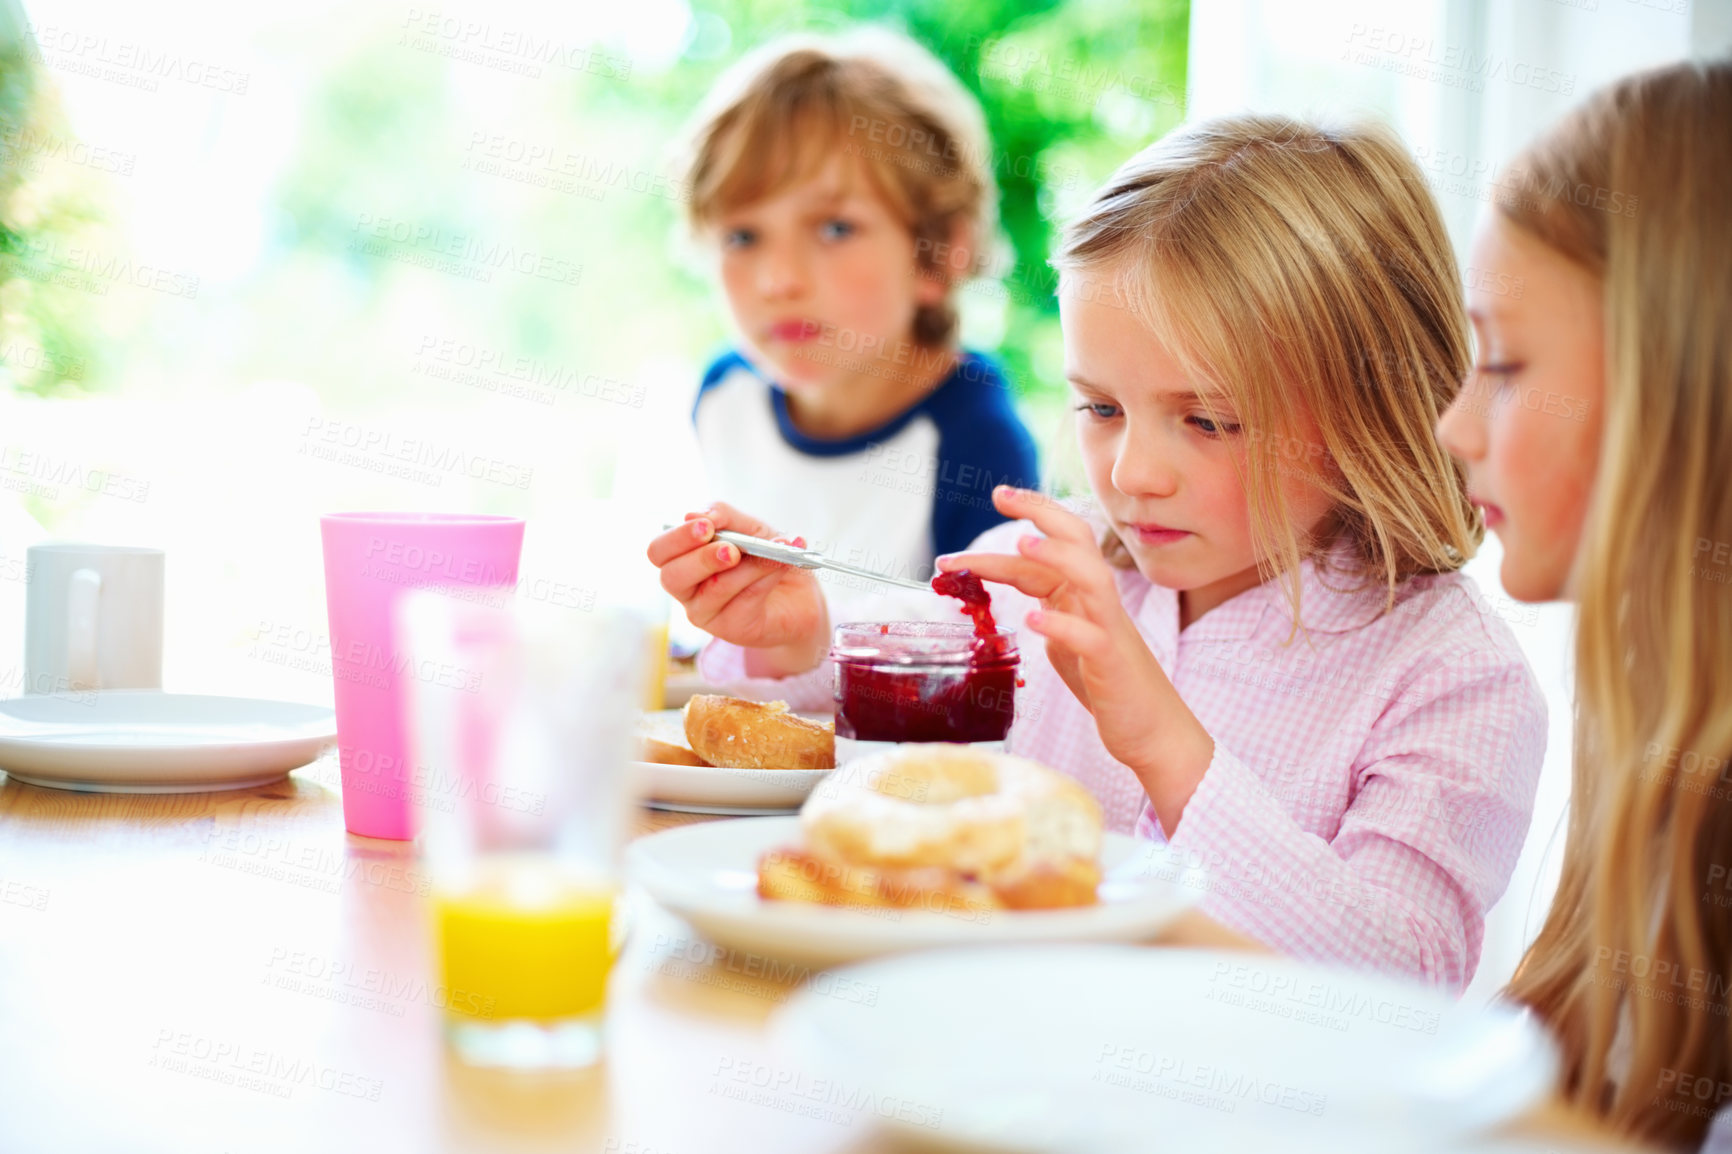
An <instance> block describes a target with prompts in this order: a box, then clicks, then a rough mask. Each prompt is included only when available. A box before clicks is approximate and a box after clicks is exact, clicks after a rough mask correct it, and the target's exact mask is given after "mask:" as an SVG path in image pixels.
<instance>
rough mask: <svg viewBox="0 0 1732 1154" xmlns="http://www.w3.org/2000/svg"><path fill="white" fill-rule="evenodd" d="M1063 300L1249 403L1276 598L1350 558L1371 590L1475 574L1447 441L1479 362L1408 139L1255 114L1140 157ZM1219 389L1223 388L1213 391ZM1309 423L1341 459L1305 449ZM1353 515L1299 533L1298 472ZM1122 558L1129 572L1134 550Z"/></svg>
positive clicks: (1094, 218) (1074, 236) (1462, 491)
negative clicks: (1306, 561) (1127, 316)
mask: <svg viewBox="0 0 1732 1154" xmlns="http://www.w3.org/2000/svg"><path fill="white" fill-rule="evenodd" d="M1053 264H1054V265H1055V266H1056V267H1057V268H1058V269H1059V270H1060V273H1061V283H1060V291H1061V292H1090V293H1098V294H1102V295H1100V296H1099V298H1098V299H1101V300H1103V301H1106V302H1108V303H1116V304H1119V305H1122V306H1123V307H1125V308H1128V309H1131V310H1132V311H1133V313H1134V314H1135V315H1136V316H1137V317H1138V318H1139V319H1140V320H1141V321H1143V322H1144V323H1146V324H1147V325H1148V326H1149V328H1150V331H1151V332H1152V333H1153V335H1154V336H1155V338H1156V339H1157V340H1158V341H1159V342H1160V343H1161V344H1162V345H1163V346H1164V347H1165V348H1167V349H1169V350H1171V351H1172V353H1173V355H1174V356H1175V357H1176V358H1177V359H1178V360H1179V362H1180V363H1181V364H1182V365H1184V366H1185V368H1186V370H1187V371H1188V372H1190V373H1192V374H1193V376H1194V377H1195V378H1196V380H1197V381H1198V383H1199V385H1202V386H1212V387H1213V388H1214V389H1218V390H1219V391H1220V392H1221V394H1222V395H1224V396H1227V397H1231V398H1232V400H1233V402H1234V404H1235V406H1236V410H1237V412H1238V415H1239V420H1240V422H1241V424H1242V425H1243V429H1244V432H1243V436H1244V437H1245V438H1246V441H1247V444H1248V445H1249V447H1250V451H1249V452H1248V453H1247V455H1246V457H1247V467H1246V470H1245V473H1246V475H1245V478H1244V480H1245V488H1246V494H1247V498H1248V501H1249V505H1250V510H1251V526H1252V532H1253V535H1254V536H1253V539H1254V540H1255V541H1256V543H1257V549H1258V556H1259V564H1260V566H1261V567H1262V568H1263V571H1264V576H1265V579H1268V578H1269V577H1271V576H1273V575H1274V574H1275V573H1277V572H1279V573H1283V574H1286V578H1287V596H1288V599H1289V602H1290V603H1291V606H1292V609H1293V614H1294V616H1293V620H1294V621H1295V622H1298V621H1299V620H1300V618H1299V562H1300V561H1301V560H1302V559H1303V558H1305V557H1314V558H1317V559H1318V560H1319V562H1320V564H1324V565H1327V564H1331V563H1333V560H1334V559H1333V558H1331V556H1330V554H1331V552H1332V550H1333V547H1334V546H1336V545H1337V544H1338V543H1339V544H1343V545H1346V546H1348V547H1349V548H1348V553H1349V555H1350V558H1351V559H1350V561H1349V562H1348V564H1349V566H1350V568H1351V570H1352V572H1351V574H1349V576H1351V577H1353V578H1357V582H1356V584H1358V585H1360V586H1370V585H1373V584H1381V585H1383V586H1384V587H1385V589H1386V591H1387V598H1388V599H1389V601H1390V602H1393V598H1394V595H1395V588H1396V586H1397V585H1398V584H1400V583H1401V582H1402V581H1404V580H1405V579H1407V578H1408V577H1411V576H1414V575H1415V574H1420V573H1440V572H1448V571H1451V570H1454V569H1457V568H1459V567H1460V566H1461V565H1462V564H1463V563H1465V562H1466V561H1467V560H1468V558H1469V557H1471V556H1472V555H1473V553H1474V551H1475V549H1476V548H1477V547H1478V545H1479V542H1480V540H1481V537H1482V535H1483V533H1484V529H1483V527H1482V526H1481V524H1480V523H1479V520H1478V518H1477V517H1476V516H1475V514H1474V511H1473V508H1472V506H1471V504H1470V503H1469V502H1468V499H1467V491H1466V477H1465V473H1464V471H1463V469H1462V467H1461V466H1460V465H1459V464H1458V463H1457V462H1455V461H1454V460H1453V459H1451V457H1450V456H1449V454H1448V453H1447V452H1445V451H1444V449H1443V447H1442V446H1441V445H1440V444H1439V443H1438V441H1437V438H1436V437H1435V435H1434V434H1433V428H1434V426H1435V425H1436V422H1437V418H1438V415H1439V414H1440V413H1441V412H1443V410H1444V409H1445V408H1447V407H1448V406H1449V403H1450V401H1451V400H1452V399H1453V398H1454V397H1455V395H1456V392H1457V391H1458V390H1459V389H1460V388H1461V385H1462V382H1463V380H1464V379H1465V377H1466V375H1467V371H1468V368H1469V363H1470V352H1469V343H1468V332H1469V331H1468V325H1467V315H1466V312H1465V311H1464V309H1463V306H1462V293H1461V282H1460V280H1459V279H1458V276H1457V272H1456V263H1455V255H1454V253H1453V252H1452V251H1451V249H1450V245H1449V237H1448V235H1447V234H1446V233H1445V231H1444V227H1443V221H1442V219H1441V217H1440V216H1439V214H1438V211H1437V205H1436V203H1435V202H1434V201H1433V200H1432V197H1431V194H1430V192H1429V191H1428V190H1427V188H1426V185H1425V181H1424V178H1423V177H1422V176H1421V175H1420V172H1419V169H1418V168H1417V167H1416V166H1415V165H1414V163H1413V160H1412V159H1411V158H1410V157H1409V156H1408V155H1407V153H1406V152H1404V151H1403V150H1402V148H1401V145H1400V143H1399V142H1398V141H1397V140H1396V138H1395V137H1394V135H1393V134H1391V133H1390V132H1389V131H1388V130H1386V129H1382V128H1378V127H1375V126H1362V127H1353V128H1346V129H1335V130H1332V129H1326V128H1321V127H1314V126H1311V125H1307V124H1301V123H1299V122H1296V121H1293V120H1289V119H1286V118H1284V117H1276V116H1237V117H1227V118H1223V119H1219V120H1213V121H1207V122H1204V123H1200V124H1197V125H1193V126H1190V127H1188V128H1184V129H1180V130H1178V131H1176V132H1174V133H1172V134H1171V135H1169V136H1167V137H1165V138H1164V139H1162V140H1161V141H1159V142H1158V143H1156V144H1154V145H1151V146H1150V147H1148V148H1146V149H1144V150H1143V151H1142V152H1140V153H1138V154H1137V155H1136V156H1134V157H1132V158H1131V159H1130V160H1128V161H1127V162H1125V164H1124V165H1123V166H1122V167H1120V169H1119V170H1118V172H1116V173H1114V174H1113V176H1112V178H1111V179H1110V180H1108V181H1107V183H1106V185H1105V187H1103V188H1102V189H1101V190H1100V192H1098V193H1097V194H1096V195H1095V197H1094V200H1093V201H1092V202H1091V203H1090V204H1089V206H1088V208H1087V209H1086V210H1085V211H1084V212H1083V214H1082V216H1081V217H1080V218H1078V219H1077V220H1075V221H1073V222H1071V224H1070V225H1069V226H1068V227H1067V228H1066V229H1065V233H1064V237H1063V240H1062V242H1061V245H1060V248H1059V251H1058V254H1057V256H1056V257H1055V258H1054V260H1053ZM1199 391H1204V390H1202V389H1200V390H1199ZM1301 411H1303V412H1305V413H1308V414H1310V416H1311V419H1312V420H1313V421H1314V422H1315V424H1316V427H1317V429H1318V430H1319V433H1320V435H1321V438H1322V444H1321V445H1317V444H1312V443H1309V441H1308V439H1306V438H1303V437H1301V435H1300V434H1299V428H1300V425H1299V422H1298V420H1297V415H1298V413H1299V412H1301ZM1284 471H1296V472H1299V473H1301V474H1302V475H1303V476H1304V477H1305V478H1306V479H1307V480H1309V481H1311V482H1312V483H1314V484H1316V485H1318V486H1319V487H1320V488H1321V489H1322V490H1323V492H1325V493H1326V494H1328V496H1329V497H1330V498H1331V499H1332V500H1333V502H1334V513H1333V516H1331V517H1328V518H1326V519H1325V523H1324V526H1323V531H1322V532H1321V533H1320V534H1319V535H1318V538H1317V539H1315V540H1306V541H1302V540H1300V539H1299V536H1298V534H1297V533H1296V532H1295V530H1294V528H1293V525H1292V519H1291V516H1290V515H1289V511H1288V508H1287V505H1286V502H1285V500H1284V498H1283V496H1282V493H1281V490H1280V487H1279V483H1278V482H1279V474H1280V473H1281V472H1284ZM1107 545H1108V552H1109V555H1113V556H1114V559H1115V561H1117V562H1118V563H1120V564H1123V565H1128V564H1129V560H1128V556H1127V555H1126V554H1125V552H1124V547H1123V545H1122V543H1120V542H1119V541H1118V540H1117V538H1116V537H1110V538H1109V540H1108V542H1107Z"/></svg>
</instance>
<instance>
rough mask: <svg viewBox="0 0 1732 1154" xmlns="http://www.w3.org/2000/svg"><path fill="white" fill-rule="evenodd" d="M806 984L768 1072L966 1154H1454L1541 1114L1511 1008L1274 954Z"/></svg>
mask: <svg viewBox="0 0 1732 1154" xmlns="http://www.w3.org/2000/svg"><path fill="white" fill-rule="evenodd" d="M835 977H836V979H837V980H838V982H840V981H841V980H842V979H844V978H846V979H847V983H846V985H847V986H848V988H850V989H855V990H870V991H872V994H873V998H872V1001H871V1002H870V1005H869V1006H864V1005H862V1004H856V1003H853V1002H849V1001H846V1000H843V999H840V998H837V997H835V996H834V988H835V987H834V986H832V987H830V988H820V987H818V986H806V987H804V988H802V989H800V990H798V991H796V992H795V994H794V996H793V997H792V998H790V999H789V1001H788V1002H787V1004H786V1005H785V1006H784V1007H782V1008H781V1009H780V1010H779V1011H778V1013H777V1014H776V1015H775V1017H773V1018H772V1019H771V1037H772V1040H773V1042H774V1044H775V1045H776V1047H777V1058H776V1060H777V1063H778V1068H786V1069H789V1070H796V1071H800V1072H801V1076H802V1077H803V1078H806V1079H820V1080H821V1079H831V1080H832V1084H835V1085H841V1086H845V1087H848V1093H849V1094H851V1095H854V1096H856V1097H864V1098H865V1100H867V1101H872V1100H874V1099H875V1100H877V1101H879V1102H890V1103H892V1104H893V1105H894V1106H895V1109H894V1110H892V1111H885V1110H882V1109H880V1110H879V1111H877V1113H878V1116H879V1117H881V1118H883V1119H885V1121H886V1122H889V1123H892V1124H895V1123H897V1122H900V1126H898V1129H905V1130H906V1132H908V1133H911V1134H919V1135H921V1136H922V1137H925V1138H926V1139H927V1140H928V1141H944V1142H947V1143H953V1144H956V1145H962V1146H966V1147H967V1148H968V1149H970V1150H976V1151H978V1150H981V1149H983V1148H984V1149H989V1150H1017V1151H1025V1152H1026V1151H1067V1152H1068V1151H1076V1150H1089V1151H1101V1152H1119V1151H1123V1152H1126V1154H1129V1152H1131V1151H1145V1150H1152V1149H1156V1148H1157V1147H1158V1148H1159V1149H1162V1150H1207V1151H1210V1152H1211V1154H1228V1152H1233V1154H1240V1152H1243V1154H1265V1152H1266V1151H1273V1150H1280V1151H1283V1152H1290V1151H1317V1152H1322V1151H1329V1152H1331V1154H1341V1152H1347V1151H1354V1152H1359V1151H1366V1152H1370V1151H1376V1152H1377V1154H1386V1152H1388V1151H1394V1150H1399V1151H1402V1152H1403V1154H1407V1152H1411V1151H1427V1150H1441V1149H1450V1150H1459V1149H1461V1148H1462V1147H1461V1145H1460V1143H1461V1142H1462V1141H1463V1140H1464V1139H1469V1138H1471V1137H1473V1136H1476V1135H1484V1134H1486V1133H1487V1131H1489V1130H1491V1129H1492V1128H1494V1127H1497V1126H1499V1125H1500V1124H1502V1123H1504V1122H1507V1121H1509V1120H1510V1119H1513V1118H1514V1117H1516V1116H1517V1115H1519V1114H1521V1113H1523V1112H1524V1111H1525V1110H1527V1109H1529V1108H1531V1107H1532V1106H1534V1105H1536V1104H1537V1103H1539V1102H1540V1101H1542V1100H1543V1099H1544V1098H1545V1097H1546V1095H1547V1094H1548V1093H1549V1092H1550V1090H1551V1087H1552V1085H1553V1083H1554V1081H1555V1079H1556V1076H1557V1070H1558V1059H1557V1050H1556V1046H1555V1045H1554V1044H1553V1043H1552V1042H1551V1041H1550V1039H1549V1038H1548V1037H1547V1036H1546V1034H1545V1032H1544V1031H1543V1030H1542V1029H1541V1028H1540V1027H1539V1026H1538V1025H1537V1024H1536V1023H1535V1022H1534V1021H1533V1020H1532V1019H1531V1017H1529V1016H1528V1015H1526V1014H1524V1013H1522V1012H1520V1011H1519V1010H1518V1009H1516V1008H1514V1007H1511V1006H1507V1005H1493V1006H1490V1007H1484V1008H1476V1007H1470V1006H1465V1005H1463V1004H1462V1003H1460V1002H1458V1001H1456V1000H1455V999H1454V998H1452V997H1450V996H1449V995H1448V994H1447V993H1445V992H1442V991H1439V990H1436V989H1434V988H1431V987H1427V986H1421V985H1417V984H1410V983H1408V982H1403V981H1397V980H1395V979H1391V978H1386V977H1379V976H1375V975H1370V974H1364V973H1357V972H1353V971H1348V970H1343V969H1337V968H1332V967H1325V966H1322V965H1317V964H1313V963H1303V962H1297V961H1292V960H1288V959H1284V958H1278V957H1274V956H1264V955H1255V954H1241V953H1225V952H1205V951H1199V950H1174V949H1147V948H1141V949H1139V948H1132V947H1125V946H1094V947H1083V946H1036V947H1027V946H1025V947H1020V948H1017V949H992V950H966V951H964V950H945V951H942V952H937V953H924V954H917V955H908V956H905V957H900V958H888V959H883V960H880V961H876V962H871V963H868V964H865V965H859V966H850V967H847V968H846V969H843V970H840V971H838V972H837V974H836V975H835Z"/></svg>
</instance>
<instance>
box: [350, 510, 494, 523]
mask: <svg viewBox="0 0 1732 1154" xmlns="http://www.w3.org/2000/svg"><path fill="white" fill-rule="evenodd" d="M319 520H320V521H321V522H333V521H334V522H338V523H341V524H354V525H499V524H510V523H512V522H516V523H518V524H522V523H523V518H522V517H513V516H510V515H509V514H505V513H417V512H414V511H413V510H407V509H405V510H397V511H391V510H381V511H375V512H357V513H321V514H320V515H319Z"/></svg>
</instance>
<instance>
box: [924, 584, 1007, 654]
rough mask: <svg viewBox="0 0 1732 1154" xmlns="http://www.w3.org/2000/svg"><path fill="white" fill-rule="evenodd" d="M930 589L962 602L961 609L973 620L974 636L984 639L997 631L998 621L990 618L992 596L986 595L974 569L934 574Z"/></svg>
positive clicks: (984, 588) (984, 587)
mask: <svg viewBox="0 0 1732 1154" xmlns="http://www.w3.org/2000/svg"><path fill="white" fill-rule="evenodd" d="M932 591H933V592H934V593H942V594H943V595H944V596H946V597H954V598H956V599H957V600H958V601H960V602H962V611H963V612H964V613H966V614H968V616H969V619H970V620H971V621H973V622H974V635H975V636H976V637H979V638H982V639H986V638H990V637H992V636H994V635H995V634H997V633H998V623H997V622H996V621H994V620H993V619H992V598H990V597H988V596H987V595H986V586H984V585H982V584H981V583H980V578H978V577H976V576H975V575H974V570H972V569H958V570H957V571H956V572H954V573H937V574H934V575H933V578H932Z"/></svg>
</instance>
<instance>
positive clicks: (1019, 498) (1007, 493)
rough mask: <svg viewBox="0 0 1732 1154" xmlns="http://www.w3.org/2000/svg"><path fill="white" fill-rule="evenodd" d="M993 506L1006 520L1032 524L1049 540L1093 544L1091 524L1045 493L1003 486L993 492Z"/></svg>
mask: <svg viewBox="0 0 1732 1154" xmlns="http://www.w3.org/2000/svg"><path fill="white" fill-rule="evenodd" d="M992 503H993V504H994V505H995V506H996V507H997V508H998V511H999V512H1001V513H1003V514H1004V515H1005V516H1007V517H1014V518H1016V519H1017V520H1019V521H1033V522H1034V524H1035V526H1036V527H1037V528H1038V529H1040V531H1041V532H1042V533H1045V534H1046V535H1047V536H1048V537H1056V538H1058V539H1059V540H1061V541H1075V542H1077V543H1079V544H1081V543H1084V542H1087V543H1089V544H1093V543H1094V539H1095V535H1094V530H1093V529H1090V528H1089V523H1088V522H1087V521H1085V520H1083V519H1082V518H1081V517H1078V516H1077V515H1076V514H1075V513H1072V512H1071V511H1070V510H1069V509H1066V508H1065V507H1064V506H1063V505H1060V504H1059V503H1058V502H1057V501H1056V500H1055V499H1053V498H1052V497H1049V496H1047V495H1046V494H1045V493H1036V492H1035V491H1034V490H1032V489H1018V488H1016V487H1015V486H1013V485H1000V486H999V487H998V488H996V489H994V490H993V491H992Z"/></svg>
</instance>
